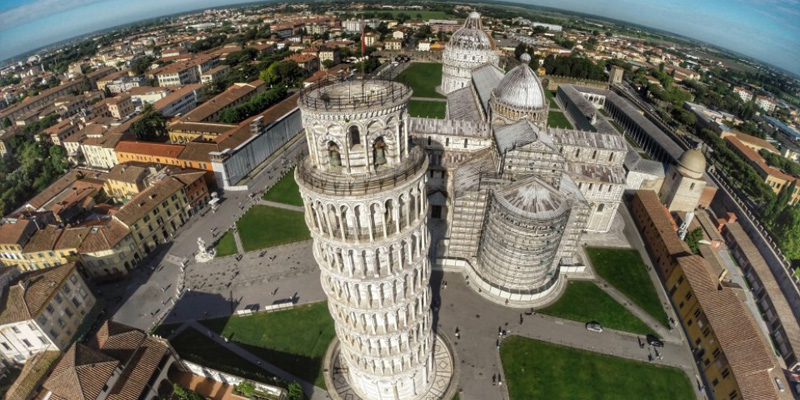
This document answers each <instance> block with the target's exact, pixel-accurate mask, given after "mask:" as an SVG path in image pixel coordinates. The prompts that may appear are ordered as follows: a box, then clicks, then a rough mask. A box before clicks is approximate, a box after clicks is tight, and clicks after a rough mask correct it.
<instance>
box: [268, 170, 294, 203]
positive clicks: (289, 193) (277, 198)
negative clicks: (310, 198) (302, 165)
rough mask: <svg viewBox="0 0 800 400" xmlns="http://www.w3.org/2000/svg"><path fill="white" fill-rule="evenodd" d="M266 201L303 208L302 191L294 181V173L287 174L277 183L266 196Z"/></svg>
mask: <svg viewBox="0 0 800 400" xmlns="http://www.w3.org/2000/svg"><path fill="white" fill-rule="evenodd" d="M264 200H267V201H274V202H276V203H283V204H288V205H290V206H298V207H302V206H303V198H302V197H300V189H298V188H297V182H295V180H294V171H291V172H289V173H287V174H286V175H284V177H283V178H281V180H279V181H278V182H277V183H275V186H273V187H272V188H271V189H270V190H269V191H268V192H267V193H265V194H264Z"/></svg>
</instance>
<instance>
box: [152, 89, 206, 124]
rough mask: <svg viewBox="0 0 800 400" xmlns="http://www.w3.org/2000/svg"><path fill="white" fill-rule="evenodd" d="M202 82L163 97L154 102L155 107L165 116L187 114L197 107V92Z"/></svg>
mask: <svg viewBox="0 0 800 400" xmlns="http://www.w3.org/2000/svg"><path fill="white" fill-rule="evenodd" d="M202 87H203V85H202V84H199V83H198V84H194V85H186V86H184V87H182V88H180V89H176V90H174V91H173V92H172V93H170V94H168V95H166V96H165V97H162V98H161V99H160V100H157V101H156V102H155V103H153V108H154V109H156V110H158V111H160V112H161V114H163V115H164V116H165V117H173V116H176V115H179V114H185V113H187V112H189V111H191V110H193V109H194V108H195V107H197V99H198V95H197V92H198V91H199V90H200V89H201V88H202Z"/></svg>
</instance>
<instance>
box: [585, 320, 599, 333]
mask: <svg viewBox="0 0 800 400" xmlns="http://www.w3.org/2000/svg"><path fill="white" fill-rule="evenodd" d="M586 330H587V331H589V332H597V333H601V332H603V326H602V325H600V323H599V322H596V321H592V322H587V323H586Z"/></svg>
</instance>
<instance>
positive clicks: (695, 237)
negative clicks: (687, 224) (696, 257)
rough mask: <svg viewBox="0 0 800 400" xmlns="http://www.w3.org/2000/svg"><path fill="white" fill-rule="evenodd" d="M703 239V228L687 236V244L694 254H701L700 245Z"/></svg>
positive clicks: (696, 229) (695, 229)
mask: <svg viewBox="0 0 800 400" xmlns="http://www.w3.org/2000/svg"><path fill="white" fill-rule="evenodd" d="M702 239H703V228H699V227H698V228H694V229H693V230H691V231H690V232H689V233H688V234H686V244H687V245H688V246H689V249H690V250H692V253H693V254H697V253H699V252H700V249H699V248H698V245H699V244H700V240H702Z"/></svg>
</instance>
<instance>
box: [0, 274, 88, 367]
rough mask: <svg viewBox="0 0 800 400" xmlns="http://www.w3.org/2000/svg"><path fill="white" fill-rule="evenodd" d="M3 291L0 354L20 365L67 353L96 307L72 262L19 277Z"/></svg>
mask: <svg viewBox="0 0 800 400" xmlns="http://www.w3.org/2000/svg"><path fill="white" fill-rule="evenodd" d="M2 290H4V291H6V294H5V295H4V296H2V300H0V301H2V303H0V309H2V311H1V312H0V352H1V353H2V354H3V356H4V357H5V358H6V359H9V360H14V361H15V362H18V363H20V364H22V363H24V362H25V361H26V360H28V358H30V357H31V356H33V355H34V354H36V353H39V352H42V351H47V350H56V349H58V350H66V349H67V348H68V347H69V345H70V344H71V343H72V340H73V338H74V337H75V335H76V334H77V333H78V332H79V329H80V327H81V325H82V324H83V323H84V320H85V317H86V315H87V314H89V312H90V311H91V310H92V308H93V307H94V305H95V297H94V296H93V295H92V293H91V292H90V291H89V288H88V287H87V286H86V282H84V281H83V278H81V276H80V275H79V274H78V271H77V268H76V266H75V263H69V264H65V265H61V266H58V267H54V268H50V269H46V270H41V271H33V272H28V273H25V274H21V275H19V276H18V277H17V278H16V279H14V280H12V281H10V282H9V283H8V285H7V286H5V287H3V288H2Z"/></svg>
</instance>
